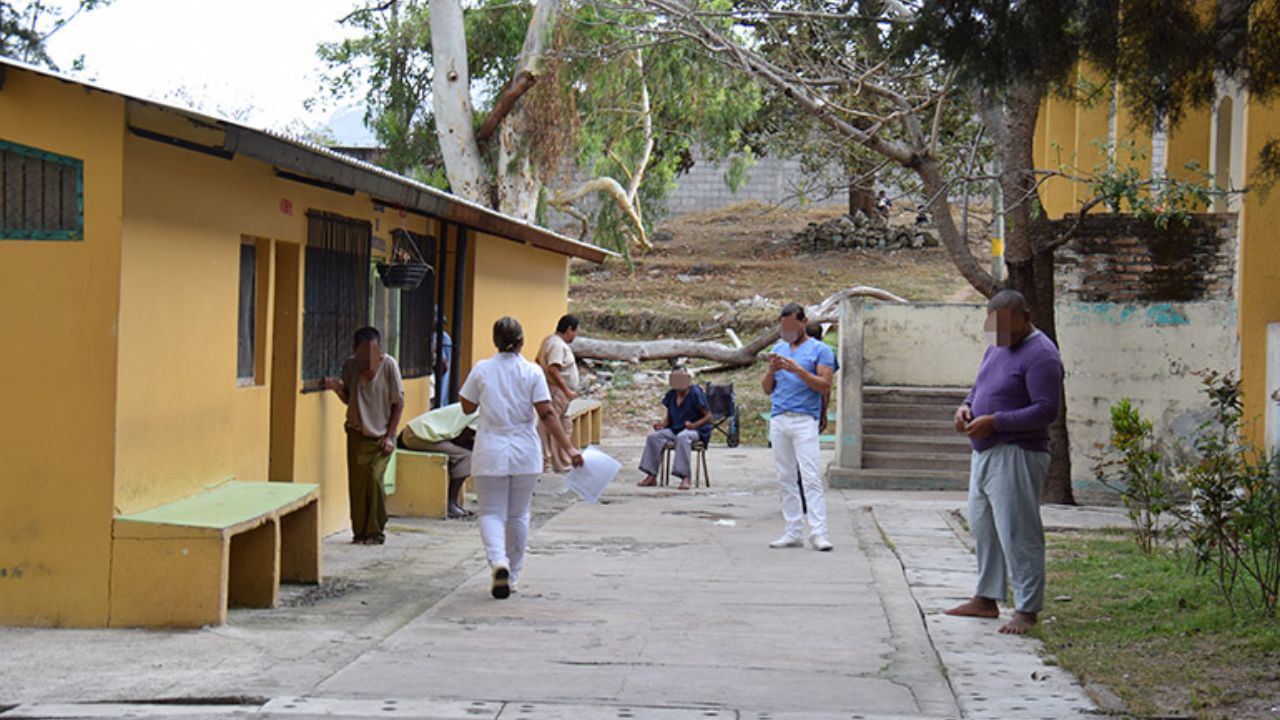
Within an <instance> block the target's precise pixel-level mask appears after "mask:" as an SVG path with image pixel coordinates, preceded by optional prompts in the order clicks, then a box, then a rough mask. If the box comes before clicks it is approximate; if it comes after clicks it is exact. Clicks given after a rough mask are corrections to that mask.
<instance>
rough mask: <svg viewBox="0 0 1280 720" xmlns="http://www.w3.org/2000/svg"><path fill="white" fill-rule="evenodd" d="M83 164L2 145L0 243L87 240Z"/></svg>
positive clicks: (26, 148) (33, 149) (13, 144)
mask: <svg viewBox="0 0 1280 720" xmlns="http://www.w3.org/2000/svg"><path fill="white" fill-rule="evenodd" d="M83 239H84V163H83V162H82V161H80V160H77V159H75V158H70V157H66V156H64V155H56V154H54V153H51V152H45V151H43V150H37V149H36V148H31V147H27V146H25V145H18V144H16V143H11V142H6V141H4V140H0V240H83Z"/></svg>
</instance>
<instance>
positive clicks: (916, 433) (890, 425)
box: [862, 417, 957, 438]
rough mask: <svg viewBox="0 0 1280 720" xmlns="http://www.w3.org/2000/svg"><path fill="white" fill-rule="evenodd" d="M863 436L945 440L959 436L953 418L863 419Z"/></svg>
mask: <svg viewBox="0 0 1280 720" xmlns="http://www.w3.org/2000/svg"><path fill="white" fill-rule="evenodd" d="M862 434H863V435H864V436H865V435H897V436H901V437H912V438H916V437H927V438H943V437H954V436H955V435H957V433H956V428H955V425H953V424H952V421H951V418H950V417H947V418H943V419H941V420H938V419H925V420H920V419H915V420H912V419H906V420H904V419H900V418H868V417H864V418H863V419H862Z"/></svg>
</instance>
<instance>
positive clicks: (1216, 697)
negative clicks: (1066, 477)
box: [1035, 532, 1280, 718]
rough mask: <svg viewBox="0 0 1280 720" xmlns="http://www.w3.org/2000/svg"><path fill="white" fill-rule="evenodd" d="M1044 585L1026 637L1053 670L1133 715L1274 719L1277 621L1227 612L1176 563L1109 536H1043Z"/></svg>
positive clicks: (1278, 676) (1278, 684) (1205, 582)
mask: <svg viewBox="0 0 1280 720" xmlns="http://www.w3.org/2000/svg"><path fill="white" fill-rule="evenodd" d="M1048 581H1049V593H1050V597H1049V600H1048V602H1047V604H1046V607H1045V612H1044V615H1043V618H1044V622H1043V623H1041V624H1040V626H1039V627H1038V628H1037V629H1036V631H1035V632H1036V634H1037V635H1038V636H1039V637H1040V638H1041V639H1043V640H1044V642H1045V644H1046V645H1047V646H1048V649H1049V651H1050V652H1051V653H1052V654H1053V655H1054V656H1055V657H1056V660H1057V661H1058V662H1059V663H1060V664H1061V665H1062V666H1063V667H1065V668H1067V669H1068V670H1070V671H1072V672H1073V673H1075V674H1076V676H1077V677H1079V678H1081V680H1083V681H1084V682H1087V683H1089V682H1096V683H1101V684H1104V685H1107V686H1109V687H1110V688H1111V689H1112V690H1114V691H1115V692H1116V694H1117V695H1119V696H1120V697H1121V698H1122V699H1123V700H1124V701H1125V703H1126V704H1127V705H1128V706H1129V709H1130V711H1131V712H1133V713H1134V714H1136V715H1139V716H1170V715H1174V716H1194V717H1200V718H1220V717H1222V718H1274V717H1275V713H1274V712H1272V711H1271V710H1270V708H1271V707H1273V706H1276V705H1278V704H1280V621H1277V620H1276V619H1275V618H1267V617H1263V616H1261V615H1258V614H1253V613H1249V612H1247V611H1242V612H1240V613H1239V614H1236V615H1233V614H1232V613H1231V612H1230V610H1229V609H1228V608H1227V606H1226V604H1225V603H1224V602H1223V601H1222V599H1221V597H1220V596H1219V594H1218V593H1217V591H1216V589H1215V587H1214V584H1213V580H1212V579H1211V578H1210V577H1208V576H1207V575H1196V574H1195V573H1193V572H1192V571H1191V568H1190V564H1189V559H1188V558H1187V557H1186V556H1177V555H1174V554H1172V553H1167V552H1166V553H1157V554H1156V555H1155V556H1153V557H1146V556H1144V555H1143V554H1142V553H1141V551H1140V550H1139V549H1138V547H1137V545H1136V544H1135V543H1134V542H1133V540H1132V539H1131V538H1130V537H1128V536H1127V535H1124V536H1119V535H1116V534H1115V533H1094V532H1089V533H1079V534H1062V535H1052V536H1050V538H1049V577H1048ZM1058 596H1066V597H1069V598H1070V600H1069V601H1067V600H1062V601H1059V600H1054V599H1053V598H1054V597H1058Z"/></svg>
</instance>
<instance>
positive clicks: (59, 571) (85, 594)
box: [0, 69, 124, 626]
mask: <svg viewBox="0 0 1280 720" xmlns="http://www.w3.org/2000/svg"><path fill="white" fill-rule="evenodd" d="M123 109H124V103H123V101H122V100H121V99H119V98H116V97H112V96H109V95H105V94H100V93H91V92H86V91H85V90H84V89H82V88H79V87H76V86H73V85H69V84H65V83H61V82H58V81H56V80H52V79H47V78H41V77H39V76H36V75H32V74H30V73H26V72H23V71H20V70H14V69H10V70H9V71H8V73H7V76H6V78H5V83H4V87H3V88H0V139H3V140H7V141H9V142H14V143H19V144H22V145H27V146H30V147H35V148H38V149H41V150H46V151H49V152H53V153H58V154H60V155H67V156H71V157H74V158H78V159H80V160H82V161H84V223H85V232H84V240H83V241H80V242H74V241H65V242H64V241H57V242H54V241H30V240H4V239H0V307H3V308H4V311H3V312H0V337H3V338H4V350H3V351H0V376H3V377H5V378H6V379H7V382H6V388H5V393H4V394H5V399H4V412H3V413H0V459H2V460H0V528H3V529H4V530H3V532H0V624H3V625H59V626H67V625H71V626H86V625H102V624H104V623H105V622H106V619H107V589H108V570H109V566H110V553H111V504H112V484H111V476H112V468H113V460H112V453H113V448H112V438H113V430H114V423H115V416H114V411H115V401H116V397H115V376H116V336H115V322H116V310H117V306H118V302H119V276H120V265H119V250H120V209H121V194H120V167H121V143H122V134H123Z"/></svg>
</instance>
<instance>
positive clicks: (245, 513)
mask: <svg viewBox="0 0 1280 720" xmlns="http://www.w3.org/2000/svg"><path fill="white" fill-rule="evenodd" d="M320 563H321V558H320V490H319V486H318V485H309V484H302V483H278V482H229V483H226V484H224V485H220V486H218V487H216V488H214V489H212V490H209V491H208V492H203V493H200V494H198V495H194V496H191V497H188V498H184V499H182V500H178V501H175V502H171V503H168V504H166V505H161V506H159V507H155V508H151V509H150V510H144V511H142V512H138V513H133V514H130V515H120V516H117V517H116V518H115V521H114V523H113V525H112V545H111V615H110V620H109V624H110V625H111V626H113V627H136V626H145V627H161V626H163V627H201V626H204V625H217V624H221V623H224V622H226V621H227V607H228V606H230V607H252V608H269V607H275V605H276V603H277V601H278V600H279V597H280V582H281V581H282V580H283V581H290V582H300V583H318V582H320V576H321V569H320Z"/></svg>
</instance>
